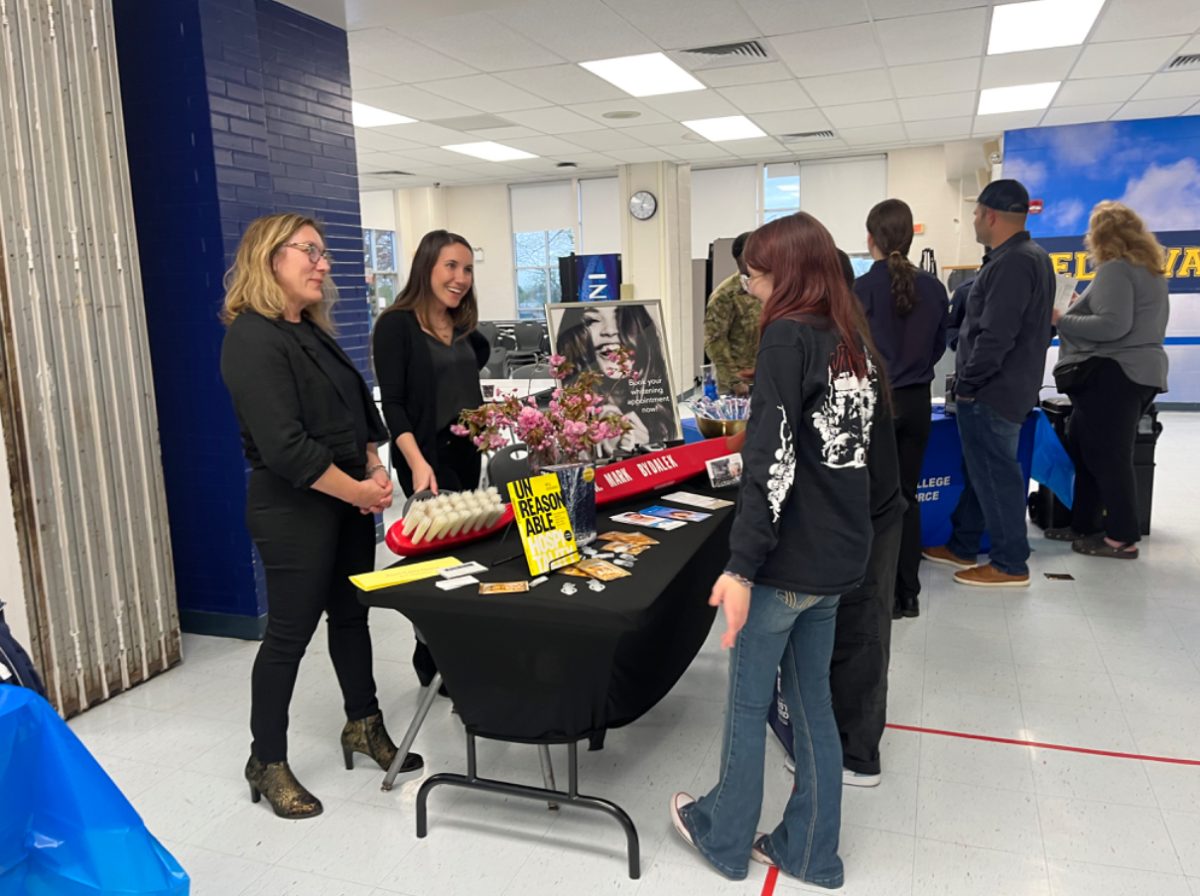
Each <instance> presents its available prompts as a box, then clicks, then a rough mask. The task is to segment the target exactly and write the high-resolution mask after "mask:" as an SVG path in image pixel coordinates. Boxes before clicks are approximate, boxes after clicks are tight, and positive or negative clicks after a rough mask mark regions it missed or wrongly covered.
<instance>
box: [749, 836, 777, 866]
mask: <svg viewBox="0 0 1200 896" xmlns="http://www.w3.org/2000/svg"><path fill="white" fill-rule="evenodd" d="M766 839H767V835H766V834H764V833H763V832H762V831H759V832H758V833H757V834H755V835H754V845H753V846H751V847H750V858H751V859H753V860H754V861H755V862H758V864H760V865H769V866H770V867H772V868H774V867H775V862H774V861H772V860H771V857H770V856H769V855H767V853H766V850H764V849H763V848H762V842H763V841H764V840H766Z"/></svg>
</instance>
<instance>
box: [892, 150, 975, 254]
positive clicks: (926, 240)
mask: <svg viewBox="0 0 1200 896" xmlns="http://www.w3.org/2000/svg"><path fill="white" fill-rule="evenodd" d="M887 161H888V164H887V195H888V197H889V198H892V199H903V200H904V201H905V202H907V203H908V205H909V207H910V208H912V210H913V221H914V222H915V223H918V224H924V225H925V233H924V234H922V235H920V236H917V237H915V238H914V239H913V244H912V252H911V258H912V260H913V261H914V262H916V261H919V260H920V258H921V251H922V250H923V249H925V248H927V247H929V248H932V249H933V253H934V257H935V258H937V262H938V269H939V271H940V270H941V268H943V267H945V266H946V265H958V264H975V263H977V262H978V261H979V259H980V257H981V255H980V254H979V252H975V253H974V254H970V253H968V252H966V251H965V250H969V249H970V247H971V246H972V245H974V240H975V236H974V234H975V232H974V230H973V229H972V227H971V211H972V206H970V205H968V204H967V203H965V202H963V201H962V199H961V182H960V181H958V180H955V181H953V182H952V181H949V180H947V178H946V158H945V152H944V150H943V148H942V147H941V146H921V147H916V148H914V149H899V150H894V151H892V152H889V153H888V160H887ZM964 228H965V229H966V231H967V235H968V237H969V239H970V242H969V243H966V244H964V243H963V242H962V236H963V229H964ZM975 248H976V249H978V248H979V247H978V246H975ZM964 256H965V257H964Z"/></svg>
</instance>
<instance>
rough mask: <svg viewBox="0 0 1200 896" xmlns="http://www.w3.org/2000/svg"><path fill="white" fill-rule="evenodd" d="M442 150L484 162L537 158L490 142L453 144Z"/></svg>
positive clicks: (529, 153) (528, 153) (531, 154)
mask: <svg viewBox="0 0 1200 896" xmlns="http://www.w3.org/2000/svg"><path fill="white" fill-rule="evenodd" d="M442 149H448V150H450V151H451V152H460V153H462V154H463V155H464V156H474V157H475V158H477V159H483V160H484V161H485V162H512V161H515V160H517V159H536V158H537V156H535V155H534V154H533V153H531V152H525V151H524V150H520V149H513V147H511V146H505V145H504V144H503V143H495V142H493V141H491V140H484V141H483V142H482V143H455V144H453V145H452V146H443V147H442Z"/></svg>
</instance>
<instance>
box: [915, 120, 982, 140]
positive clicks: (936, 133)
mask: <svg viewBox="0 0 1200 896" xmlns="http://www.w3.org/2000/svg"><path fill="white" fill-rule="evenodd" d="M973 121H974V118H973V117H968V116H963V117H961V118H940V119H937V118H935V119H931V120H930V121H909V122H906V123H905V125H904V129H905V130H906V131H908V136H909V137H910V138H912V139H913V140H958V139H961V138H963V137H969V136H971V123H972V122H973Z"/></svg>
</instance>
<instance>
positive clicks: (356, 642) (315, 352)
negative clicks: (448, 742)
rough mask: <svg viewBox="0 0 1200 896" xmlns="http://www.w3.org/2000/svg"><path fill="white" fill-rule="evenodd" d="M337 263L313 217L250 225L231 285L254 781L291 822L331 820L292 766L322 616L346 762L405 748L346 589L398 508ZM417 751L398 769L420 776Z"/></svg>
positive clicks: (363, 613)
mask: <svg viewBox="0 0 1200 896" xmlns="http://www.w3.org/2000/svg"><path fill="white" fill-rule="evenodd" d="M329 269H330V258H329V252H328V250H327V249H326V247H325V235H324V233H323V232H322V230H321V227H320V225H319V224H317V222H316V221H314V220H313V219H311V218H306V217H304V216H302V215H297V214H276V215H267V216H265V217H262V218H258V219H257V220H255V221H253V222H252V223H251V224H250V226H249V228H247V230H246V233H245V235H244V236H243V237H242V241H241V244H240V245H239V246H238V250H237V256H236V258H235V260H234V264H233V268H232V269H231V270H230V271H229V273H228V275H227V276H226V283H225V287H226V293H225V305H224V309H223V311H222V315H221V317H222V320H223V322H224V323H225V325H226V326H227V327H228V329H227V331H226V333H225V341H224V343H223V344H222V347H221V377H222V379H224V381H225V386H226V388H228V389H229V394H230V396H231V397H232V398H233V407H234V411H235V413H236V414H237V418H238V425H239V427H240V429H241V434H242V447H243V449H244V451H245V454H246V461H247V463H248V464H249V467H250V474H249V477H248V479H247V482H246V524H247V527H248V528H249V530H250V535H251V537H252V538H253V539H254V544H255V546H256V547H257V548H258V551H259V555H260V556H261V557H262V564H263V569H264V571H265V573H266V584H267V629H266V633H265V635H264V637H263V641H262V645H261V646H260V647H259V650H258V656H257V657H256V658H255V661H254V670H253V672H252V674H251V706H250V732H251V735H252V737H253V742H252V744H251V746H250V759H249V761H248V762H247V763H246V771H245V775H246V780H247V781H248V782H249V784H250V795H251V799H253V800H254V802H258V801H259V798H260V797H262V796H265V797H266V798H267V801H268V802H269V803H270V804H271V806H272V808H273V809H274V810H275V814H276V815H279V816H280V817H282V818H310V817H312V816H314V815H319V814H321V810H322V807H321V801H320V800H318V799H317V798H316V797H315V796H313V795H312V794H311V793H310V792H309V791H308V790H307V789H306V788H305V787H304V786H303V785H302V784H301V783H300V782H299V781H297V780H296V777H295V775H293V774H292V771H291V768H290V767H289V765H288V761H287V759H288V743H287V727H288V704H289V703H290V702H291V699H292V691H293V690H294V688H295V685H296V674H297V672H298V671H299V667H300V659H301V657H303V656H304V652H305V649H306V648H307V647H308V643H309V641H310V640H311V639H312V636H313V633H314V632H315V631H316V628H317V624H318V623H319V622H320V621H321V617H322V616H323V615H324V616H327V617H328V634H329V657H330V659H331V660H332V661H333V667H334V671H335V672H336V673H337V678H338V683H339V685H340V686H341V691H342V699H343V704H344V708H345V712H346V718H347V722H346V725H345V727H344V728H343V730H342V737H341V743H342V752H343V755H344V758H345V762H346V767H347V768H352V767H353V754H354V753H363V754H366V755H367V756H369V757H370V758H372V759H374V760H375V761H376V762H377V763H379V765H380V767H381V768H383V769H387V768H388V766H389V765H390V764H391V761H392V759H393V758H394V757H395V755H396V747H395V745H394V744H393V743H392V741H391V738H390V737H388V733H387V730H386V729H385V728H384V726H383V716H382V715H381V713H380V711H379V701H378V699H377V697H376V694H375V680H374V677H373V674H372V668H371V667H372V662H371V636H370V633H369V631H368V629H367V609H366V607H364V606H363V605H362V604H360V603H359V601H358V597H357V592H356V589H355V588H354V586H353V585H351V584H350V582H349V581H348V580H347V576H349V575H350V574H352V573H360V572H366V571H369V570H371V569H373V568H374V565H375V522H374V518H373V516H372V514H375V513H381V512H382V511H383V510H384V508H386V507H388V506H390V505H391V502H392V481H391V477H390V476H389V475H388V473H387V470H386V469H385V468H384V466H383V464H381V463H380V462H379V454H378V453H377V450H376V444H377V443H378V442H380V441H383V440H385V439H386V438H387V430H386V429H384V426H383V421H382V420H380V419H379V412H378V411H376V409H375V404H374V402H373V401H372V399H371V395H370V393H369V392H368V391H367V385H366V383H365V382H364V381H363V378H362V376H361V375H360V374H359V372H358V370H357V369H356V368H355V366H354V364H353V363H352V362H351V361H350V359H349V358H348V357H347V356H346V354H345V352H343V351H342V349H341V347H340V346H339V345H338V344H337V342H336V341H335V340H334V338H333V336H332V331H333V325H332V322H331V320H330V315H329V305H330V303H329V301H327V296H329V295H331V294H332V282H331V281H330V280H329ZM422 765H423V763H422V760H421V757H420V756H418V755H416V754H415V753H414V754H409V755H408V756H407V757H406V759H405V761H404V764H403V766H402V770H403V771H406V772H412V771H416V770H418V769H420V768H421V767H422Z"/></svg>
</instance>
